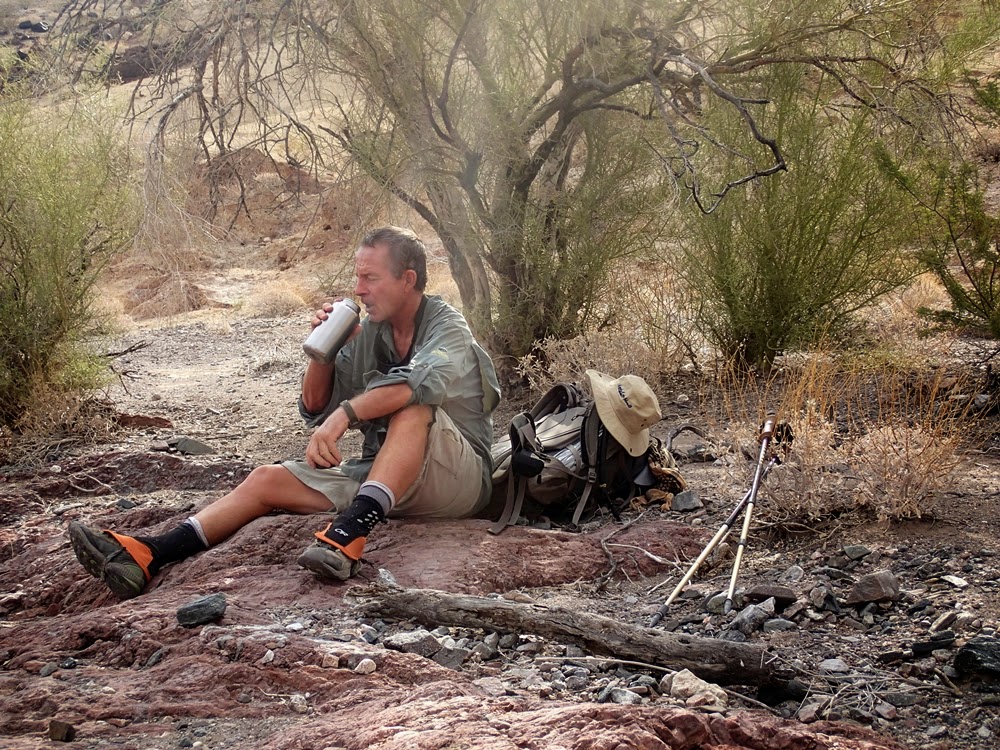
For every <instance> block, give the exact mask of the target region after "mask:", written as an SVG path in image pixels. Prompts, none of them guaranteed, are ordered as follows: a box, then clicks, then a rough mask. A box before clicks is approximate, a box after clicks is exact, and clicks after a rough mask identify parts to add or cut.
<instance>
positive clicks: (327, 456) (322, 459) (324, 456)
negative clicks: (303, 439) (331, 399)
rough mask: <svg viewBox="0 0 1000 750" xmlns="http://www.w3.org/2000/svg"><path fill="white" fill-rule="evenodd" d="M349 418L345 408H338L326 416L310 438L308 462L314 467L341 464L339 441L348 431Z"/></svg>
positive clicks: (327, 467) (325, 467) (307, 451)
mask: <svg viewBox="0 0 1000 750" xmlns="http://www.w3.org/2000/svg"><path fill="white" fill-rule="evenodd" d="M347 426H348V418H347V415H346V414H345V413H344V410H343V409H341V408H339V407H338V408H337V409H335V410H334V412H333V413H332V414H331V415H330V416H329V417H327V418H326V421H324V422H323V424H321V425H320V426H319V427H317V428H316V430H315V432H313V434H312V437H311V438H309V445H308V446H307V447H306V462H307V463H308V464H309V465H310V466H311V467H313V468H314V469H329V468H330V467H331V466H340V461H341V456H340V446H338V445H337V443H338V442H339V441H340V438H342V437H343V436H344V433H345V432H347Z"/></svg>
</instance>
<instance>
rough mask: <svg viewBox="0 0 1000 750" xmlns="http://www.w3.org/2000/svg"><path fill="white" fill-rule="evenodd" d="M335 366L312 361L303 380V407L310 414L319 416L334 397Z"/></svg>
mask: <svg viewBox="0 0 1000 750" xmlns="http://www.w3.org/2000/svg"><path fill="white" fill-rule="evenodd" d="M333 371H334V364H333V362H331V363H330V364H328V365H327V364H323V363H322V362H316V361H315V360H310V361H309V364H308V365H307V366H306V374H305V377H304V378H302V406H303V407H304V408H305V410H306V411H307V412H309V413H310V414H319V413H320V412H321V411H323V410H324V409H325V408H326V406H327V404H329V403H330V396H332V395H333Z"/></svg>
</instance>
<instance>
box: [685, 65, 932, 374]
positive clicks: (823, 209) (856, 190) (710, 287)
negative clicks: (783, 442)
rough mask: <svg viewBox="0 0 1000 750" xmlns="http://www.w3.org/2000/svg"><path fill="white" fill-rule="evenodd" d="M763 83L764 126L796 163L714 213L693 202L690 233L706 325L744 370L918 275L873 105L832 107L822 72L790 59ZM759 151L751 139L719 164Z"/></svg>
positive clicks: (732, 122)
mask: <svg viewBox="0 0 1000 750" xmlns="http://www.w3.org/2000/svg"><path fill="white" fill-rule="evenodd" d="M759 87H760V88H759V90H758V92H757V93H759V94H760V98H761V99H767V100H770V101H771V102H772V107H771V108H770V109H769V110H767V111H766V112H765V113H763V114H762V115H761V118H762V121H763V123H764V125H763V127H764V129H765V130H766V131H767V132H769V133H772V134H774V136H775V138H776V139H777V141H778V143H780V144H781V148H782V150H783V152H784V153H785V155H786V158H787V163H788V169H787V171H785V172H781V173H778V174H775V175H773V176H771V177H769V178H768V179H766V180H759V181H757V182H755V183H752V184H750V185H747V186H746V187H745V188H744V189H742V190H740V191H733V192H731V193H730V194H729V195H727V197H726V199H725V200H724V201H722V202H721V204H719V206H718V208H717V209H716V210H715V211H714V212H713V213H711V214H708V215H705V214H702V213H701V212H700V211H698V210H696V209H695V208H694V207H693V206H692V207H689V210H688V211H687V212H685V213H684V214H682V216H683V218H684V219H685V220H684V224H683V231H681V232H680V233H679V237H678V242H679V244H680V246H681V250H682V252H681V268H682V270H683V273H684V274H685V276H686V277H687V278H688V279H689V280H690V282H691V284H692V286H693V287H694V288H695V289H697V290H698V292H699V298H698V300H697V307H696V308H695V311H694V314H696V315H697V320H698V323H699V326H700V327H701V329H702V330H703V332H704V333H705V335H706V336H707V337H708V338H709V339H710V340H711V341H712V342H713V343H714V344H715V345H716V346H717V347H718V348H719V349H720V350H721V353H722V355H723V357H724V358H725V359H726V360H727V361H728V362H731V363H732V364H734V365H736V366H740V367H742V368H748V367H765V368H766V367H767V366H769V365H770V364H771V362H773V360H774V358H775V357H777V356H778V355H780V354H781V353H782V352H784V351H786V350H792V349H796V348H802V347H806V346H809V345H811V344H813V343H815V342H817V341H818V340H819V339H821V338H827V339H829V337H830V336H833V335H836V334H837V333H839V332H842V331H844V330H845V329H846V328H847V327H848V324H849V323H851V321H852V317H853V316H854V314H855V313H856V312H857V311H859V310H861V309H863V308H864V307H866V306H868V305H870V304H871V303H872V302H873V301H875V300H877V299H878V298H879V297H880V296H881V295H883V294H885V293H886V292H889V291H891V290H893V289H895V288H897V287H898V286H900V285H901V284H903V283H905V281H906V280H907V279H909V278H910V277H911V276H912V264H910V263H909V262H908V258H907V256H906V254H905V252H904V251H903V239H904V236H905V232H904V230H905V229H906V227H905V222H904V221H902V220H901V219H903V218H904V217H903V216H902V212H901V210H900V208H901V205H902V202H901V200H902V199H901V194H900V191H898V190H895V189H894V187H893V185H892V182H891V181H890V180H889V179H888V178H887V177H886V176H885V175H884V173H882V171H881V170H880V169H878V167H877V166H876V164H875V162H874V159H873V153H872V130H871V125H872V123H871V121H870V115H868V114H867V113H865V112H864V111H861V110H857V111H854V112H851V113H847V114H843V115H842V116H841V115H837V114H834V113H833V112H831V111H829V110H828V109H827V108H826V107H825V106H824V96H825V95H824V93H823V83H822V81H819V82H816V81H815V80H810V79H807V78H806V76H805V75H804V73H803V71H802V70H795V69H794V68H786V69H783V70H782V71H781V74H780V75H777V74H776V75H774V76H772V78H771V79H770V80H763V81H761V82H760V83H759ZM706 116H707V117H709V119H710V120H712V121H713V122H714V123H715V126H716V127H717V128H718V129H719V130H720V131H721V132H727V133H728V132H733V135H734V136H735V135H736V134H737V133H738V132H739V128H740V127H741V125H742V123H741V122H740V121H739V118H738V116H737V114H736V113H734V112H732V111H731V110H729V109H723V110H722V111H721V112H719V113H708V114H707V115H706ZM758 151H760V150H759V149H758ZM753 153H754V149H753V144H752V143H750V142H746V143H744V144H743V151H742V153H737V152H735V151H732V152H724V154H725V156H726V161H724V162H723V163H720V164H719V165H718V168H719V169H720V170H722V169H725V168H727V166H729V167H731V166H732V165H731V164H730V162H740V161H743V160H745V159H748V158H750V157H749V156H747V155H752V154H753ZM758 158H763V157H758Z"/></svg>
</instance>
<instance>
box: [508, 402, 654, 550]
mask: <svg viewBox="0 0 1000 750" xmlns="http://www.w3.org/2000/svg"><path fill="white" fill-rule="evenodd" d="M492 454H493V466H494V467H495V468H494V471H493V501H492V502H491V507H494V508H495V507H498V506H499V505H500V503H501V502H503V512H502V513H501V514H500V517H499V518H498V520H497V521H496V522H495V523H494V524H493V525H492V526H490V528H489V531H490V533H492V534H499V533H500V532H502V531H503V530H504V529H505V528H506V527H507V526H512V525H514V524H516V523H517V521H518V519H519V518H520V517H521V515H522V513H523V512H524V511H526V510H527V511H530V512H533V513H544V514H545V515H547V516H549V517H550V518H553V520H565V519H569V522H570V523H572V524H573V526H576V525H577V524H579V522H580V518H581V517H582V516H583V513H584V511H585V510H586V509H587V508H588V507H591V508H594V507H596V506H605V507H607V508H608V509H609V510H610V511H611V513H612V515H614V517H615V519H616V520H620V517H619V515H618V507H617V506H616V504H615V501H616V500H619V499H621V500H623V501H624V502H628V501H630V500H631V499H632V498H633V497H635V496H636V495H637V494H639V493H640V492H644V491H645V490H646V489H648V488H649V487H652V486H653V485H655V484H656V482H657V480H656V477H655V476H654V475H653V473H652V472H651V471H650V469H649V464H648V461H647V455H648V451H647V454H643V455H641V456H638V457H633V456H631V455H629V453H628V452H627V451H626V450H625V448H624V447H622V445H621V444H620V443H619V442H618V441H617V440H615V438H614V437H613V436H612V435H611V433H610V432H609V431H608V430H607V429H605V428H604V425H603V424H602V422H601V418H600V416H599V415H598V413H597V409H596V407H595V405H594V402H593V401H592V400H591V399H590V398H588V397H587V395H586V394H584V392H583V391H582V390H580V388H579V387H578V386H577V385H576V384H575V383H556V384H555V385H553V386H552V388H550V389H549V390H548V391H547V392H546V393H545V395H543V396H542V397H541V398H540V399H539V400H538V401H537V402H536V403H535V405H534V406H533V407H532V408H531V409H529V410H528V411H525V412H521V413H520V414H518V415H516V416H515V417H514V418H513V419H512V420H511V422H510V427H509V429H508V434H507V437H506V438H503V439H501V440H499V441H497V442H496V443H494V445H493V449H492ZM622 504H624V503H622Z"/></svg>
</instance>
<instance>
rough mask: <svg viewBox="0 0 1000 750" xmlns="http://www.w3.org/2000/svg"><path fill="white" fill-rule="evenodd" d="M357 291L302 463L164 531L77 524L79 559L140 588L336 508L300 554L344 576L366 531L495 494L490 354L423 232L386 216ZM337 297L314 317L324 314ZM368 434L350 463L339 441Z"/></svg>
mask: <svg viewBox="0 0 1000 750" xmlns="http://www.w3.org/2000/svg"><path fill="white" fill-rule="evenodd" d="M355 273H356V275H357V285H356V287H355V289H354V293H355V296H356V297H357V298H358V299H359V300H360V302H361V303H362V304H363V305H364V306H365V308H366V311H367V317H366V318H365V319H364V320H363V321H362V322H361V323H360V324H359V325H358V327H357V328H356V329H355V331H354V333H353V334H352V337H351V339H350V340H349V342H348V343H347V344H346V345H345V346H344V347H343V348H342V349H341V351H340V352H339V353H338V354H337V356H336V358H335V359H334V361H333V363H332V364H322V363H320V362H316V361H310V363H309V365H308V367H307V369H306V373H305V376H304V378H303V381H302V394H301V397H300V398H299V410H300V412H301V413H302V416H303V417H304V418H305V420H306V423H307V424H309V425H310V426H317V427H316V430H315V431H314V432H313V434H312V437H311V438H310V440H309V445H308V447H307V448H306V455H305V461H287V462H285V463H283V464H275V465H270V466H261V467H258V468H257V469H255V470H254V471H253V472H252V473H251V474H250V476H249V477H247V478H246V480H244V481H243V482H242V483H241V484H240V485H239V486H238V487H236V488H235V489H234V490H233V491H232V492H231V493H229V494H228V495H226V496H224V497H222V498H220V499H219V500H217V501H215V502H214V503H212V504H211V505H209V506H207V507H206V508H204V509H203V510H201V511H199V512H198V513H197V514H195V515H194V516H192V517H191V518H189V519H187V520H186V521H184V522H183V523H181V524H180V525H179V526H177V527H176V528H174V529H173V530H171V531H169V532H167V533H166V534H163V535H160V536H155V537H142V536H134V537H133V536H126V535H124V534H119V533H116V532H113V531H98V530H95V529H91V528H88V527H87V526H84V525H83V524H80V523H77V522H73V523H71V524H70V527H69V535H70V539H71V541H72V543H73V550H74V552H75V553H76V556H77V559H79V561H80V563H81V564H82V565H83V566H84V568H86V569H87V571H88V572H89V573H90V574H91V575H93V576H95V577H97V578H101V579H102V580H103V581H104V582H105V583H106V584H107V585H108V587H109V588H110V589H111V590H112V591H113V592H114V593H115V594H117V595H118V596H119V597H121V598H123V599H127V598H131V597H134V596H137V595H138V594H140V593H142V590H143V589H144V588H145V586H146V584H147V583H148V582H149V581H150V579H151V578H152V576H154V575H156V573H157V572H158V571H159V570H160V569H161V568H162V567H163V566H164V565H166V564H168V563H171V562H177V561H178V560H183V559H185V558H186V557H189V556H191V555H193V554H195V553H197V552H200V551H202V550H205V549H208V548H209V547H211V546H213V545H216V544H219V543H220V542H222V541H223V540H225V539H227V538H228V537H229V536H231V535H232V534H233V533H235V532H236V531H237V530H239V529H240V528H242V527H243V526H245V525H246V524H247V523H249V522H250V521H252V520H253V519H255V518H259V517H260V516H263V515H266V514H268V513H271V512H273V511H279V510H280V511H287V512H290V513H323V512H327V511H330V510H336V511H337V512H338V515H337V516H336V518H335V519H334V520H333V521H332V522H331V523H329V524H328V525H327V526H326V528H325V529H323V530H322V531H318V532H317V533H316V542H315V544H314V545H313V546H311V547H309V548H307V549H306V550H305V552H303V553H302V555H301V556H300V557H299V559H298V562H299V565H301V566H302V567H304V568H307V569H308V570H310V571H312V572H314V573H316V574H317V575H319V576H320V577H323V578H327V579H333V580H346V579H347V578H349V577H350V576H352V575H354V574H356V573H357V571H358V569H359V568H360V560H361V555H362V551H363V550H364V546H365V540H366V538H367V537H368V535H369V534H370V533H371V531H372V529H373V528H374V526H375V525H376V524H377V523H379V522H384V521H385V520H386V518H389V517H404V516H405V517H415V516H416V517H435V518H465V517H469V516H473V515H475V514H476V513H478V512H479V511H480V510H482V509H483V508H484V507H485V506H486V505H487V503H488V501H489V496H490V490H491V487H492V485H491V473H492V462H491V458H490V446H491V443H492V440H493V420H492V413H493V410H494V408H496V405H497V403H498V402H499V400H500V389H499V386H498V384H497V377H496V372H495V371H494V368H493V363H492V362H491V361H490V358H489V356H488V355H487V354H486V352H485V351H484V350H483V349H482V347H481V346H480V345H479V344H478V343H477V342H476V340H475V339H474V338H473V336H472V333H471V332H470V330H469V326H468V324H467V323H466V321H465V318H464V317H463V316H462V314H461V313H460V312H458V310H456V309H455V308H453V307H451V306H450V305H448V304H447V303H445V302H444V301H443V300H441V299H440V298H439V297H435V296H428V295H426V294H424V287H425V285H426V283H427V262H426V251H425V248H424V245H423V243H422V242H421V241H420V240H419V239H418V238H417V236H416V235H415V234H413V233H412V232H410V231H408V230H406V229H400V228H397V227H383V228H382V229H378V230H376V231H374V232H372V233H370V234H369V235H367V236H366V237H365V238H364V239H363V240H362V241H361V245H360V247H359V249H358V251H357V253H356V254H355ZM330 309H331V306H330V305H324V308H323V310H320V311H318V312H317V313H316V316H315V317H314V318H313V321H312V325H313V326H314V327H315V326H317V325H319V324H320V323H321V322H322V321H323V320H324V319H326V317H327V313H328V312H329V311H330ZM352 427H353V428H358V429H360V430H361V432H362V433H363V435H364V448H363V451H362V455H361V457H360V458H358V459H349V460H347V461H343V462H342V457H341V449H340V439H341V438H342V437H343V436H344V434H345V433H346V432H347V430H348V429H349V428H352Z"/></svg>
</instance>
